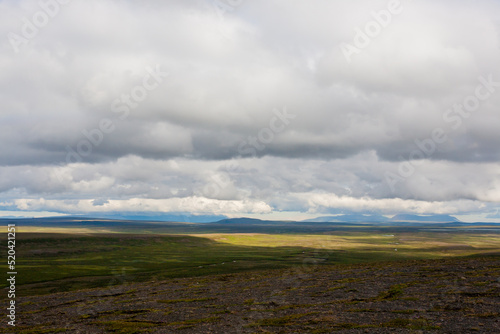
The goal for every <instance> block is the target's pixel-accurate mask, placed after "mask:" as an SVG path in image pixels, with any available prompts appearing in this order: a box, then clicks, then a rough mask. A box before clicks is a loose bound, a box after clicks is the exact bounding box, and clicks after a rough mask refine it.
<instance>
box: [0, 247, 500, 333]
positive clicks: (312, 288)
mask: <svg viewBox="0 0 500 334" xmlns="http://www.w3.org/2000/svg"><path fill="white" fill-rule="evenodd" d="M499 274H500V258H499V257H495V256H491V257H483V258H465V259H464V258H462V259H446V260H415V261H401V262H390V263H370V264H357V265H336V266H332V265H328V266H326V265H325V266H320V265H315V264H304V265H303V266H300V267H295V268H292V269H287V270H283V269H280V270H267V271H258V272H257V271H252V272H245V273H237V274H225V275H211V276H204V277H191V278H181V279H170V280H165V281H155V282H147V283H132V284H123V285H119V286H114V287H109V288H98V289H88V290H80V291H74V292H64V293H55V294H50V295H42V296H31V297H19V298H18V299H17V304H18V326H17V327H16V328H15V329H16V330H15V331H12V329H10V328H2V329H1V332H3V333H14V332H15V333H57V332H61V333H108V332H114V333H500V317H499V315H500V314H499V312H500V294H499V293H500V282H499Z"/></svg>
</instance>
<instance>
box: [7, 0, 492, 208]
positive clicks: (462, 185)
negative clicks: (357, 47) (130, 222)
mask: <svg viewBox="0 0 500 334" xmlns="http://www.w3.org/2000/svg"><path fill="white" fill-rule="evenodd" d="M0 6H1V11H0V12H1V13H2V14H0V15H1V16H2V20H0V33H2V34H3V35H6V34H7V33H9V32H17V33H20V27H21V24H22V21H20V20H17V19H16V18H19V17H23V16H29V15H30V14H32V13H31V12H30V10H36V9H37V8H38V7H37V3H36V2H33V1H27V0H26V1H21V2H14V1H3V2H2V3H0ZM386 6H387V3H386V2H385V1H364V2H356V3H347V2H345V1H343V2H341V1H330V2H324V1H316V2H314V1H313V2H312V3H309V2H308V3H305V2H300V1H261V0H258V1H252V2H250V1H246V2H245V3H244V4H242V5H241V6H239V7H238V8H236V9H235V11H233V12H228V13H226V14H225V15H224V19H223V20H222V19H221V18H220V17H219V16H218V15H217V14H216V13H214V11H213V8H211V7H210V4H209V3H208V2H199V1H198V2H185V1H173V0H172V1H146V2H144V3H142V4H141V5H138V4H136V3H134V2H123V3H117V2H113V1H87V2H85V3H81V2H72V3H71V4H69V5H68V6H66V7H64V8H62V9H61V12H60V13H59V14H58V15H57V16H56V17H54V18H53V19H52V20H51V22H50V24H48V25H47V26H46V27H44V28H43V29H41V30H40V32H39V34H38V35H37V36H36V38H34V39H33V40H30V41H29V43H28V45H26V46H22V47H21V52H19V53H18V54H16V53H14V52H13V50H12V48H11V46H10V45H9V44H8V41H4V44H2V45H0V71H1V73H2V75H1V76H0V91H1V92H2V93H1V94H0V100H1V102H2V110H1V113H0V140H1V141H2V143H4V144H3V145H1V146H0V166H2V167H0V190H1V191H2V196H3V197H5V199H6V200H9V201H10V200H13V199H15V198H24V197H27V198H32V197H37V196H38V197H46V198H48V199H54V200H55V199H57V198H63V197H68V198H74V199H78V198H85V199H92V200H95V199H97V202H96V203H100V202H99V201H100V198H101V197H99V196H98V195H99V192H105V193H104V194H102V198H110V199H113V198H114V199H126V198H133V197H139V198H153V199H162V198H174V197H176V196H177V197H189V196H205V195H206V194H205V195H204V191H203V188H204V187H206V185H207V184H210V182H213V180H212V181H211V176H213V174H217V173H221V170H222V171H223V165H224V164H225V163H227V162H228V161H238V162H242V164H243V165H242V166H241V168H240V169H238V172H237V173H234V172H233V173H232V174H230V180H231V182H230V184H228V185H227V186H226V187H224V189H221V190H220V192H219V193H218V194H217V195H212V197H214V198H215V199H218V200H245V199H251V200H255V201H261V200H264V201H266V203H273V206H275V207H276V208H280V209H284V208H287V209H290V208H292V207H295V208H300V209H301V210H307V206H308V204H307V203H306V202H304V201H303V199H301V198H298V197H294V196H287V195H286V194H298V193H308V192H310V193H317V192H324V193H332V194H337V195H338V196H352V197H354V198H362V197H364V196H368V197H370V198H373V199H380V200H382V199H392V198H402V199H406V200H411V199H413V200H422V201H451V200H471V201H486V202H487V201H495V200H496V199H497V196H498V195H497V194H496V193H495V192H494V191H492V190H484V189H489V188H488V184H490V183H491V182H497V181H496V180H497V176H496V174H494V173H493V172H491V170H490V168H492V167H491V166H493V165H494V164H495V163H498V162H499V161H500V149H499V145H498V142H500V134H499V132H498V131H497V124H498V121H499V119H498V110H497V109H498V108H497V106H498V104H499V103H500V87H497V90H498V92H495V93H494V94H492V95H491V97H490V98H488V99H487V100H485V101H484V102H481V106H480V108H479V109H478V110H477V112H474V113H473V114H472V115H471V116H470V117H467V118H465V117H462V118H461V119H460V125H459V126H458V127H457V128H455V127H454V125H455V124H457V123H455V122H456V118H455V121H453V122H451V121H449V119H448V121H446V120H445V118H444V115H445V113H446V112H447V110H448V109H449V108H451V107H452V106H453V105H454V104H455V103H463V101H464V99H465V98H466V97H467V96H469V95H471V94H474V92H475V88H476V86H477V84H478V77H479V76H481V75H482V76H488V75H490V74H491V75H492V76H493V78H494V79H495V81H500V66H499V65H498V59H499V56H500V49H499V47H498V45H499V44H498V36H499V35H498V34H499V31H500V30H499V29H498V27H499V25H498V20H497V18H496V16H495V15H496V13H498V12H499V11H500V7H499V5H498V4H497V3H495V2H491V1H482V2H481V6H476V5H471V4H469V3H467V2H459V3H456V2H451V1H444V2H441V3H435V2H431V1H423V2H419V3H414V2H412V3H411V5H410V4H408V6H407V7H405V9H404V11H403V13H401V14H400V15H399V16H397V17H394V18H393V22H392V23H391V24H390V25H389V26H388V27H387V28H385V29H384V30H383V31H382V32H381V34H380V35H379V36H377V37H376V38H374V39H373V41H372V43H371V44H370V46H369V47H367V48H366V49H363V50H361V52H360V53H359V54H357V55H355V56H354V57H353V59H352V62H351V63H350V64H349V63H348V62H347V61H346V59H345V57H344V55H343V54H342V52H341V50H340V45H341V43H352V39H353V37H354V35H355V30H354V29H355V28H356V27H361V28H363V27H364V25H365V24H366V22H368V21H369V20H371V19H372V17H371V14H370V13H371V12H372V11H378V10H382V9H385V8H386ZM405 6H406V4H405ZM451 6H452V7H453V13H454V15H450V10H451V9H450V8H451ZM28 8H29V9H28ZM90 17H91V18H92V21H93V24H92V25H89V23H88V22H89V18H90ZM221 26H222V27H225V29H227V30H226V32H229V34H230V35H231V38H229V39H227V38H226V37H225V36H224V33H222V32H221V30H220V28H221ZM157 65H159V66H160V67H161V69H162V70H163V71H165V72H169V75H168V77H166V78H165V79H164V81H163V82H161V84H159V85H158V87H157V88H155V89H152V90H151V91H148V93H147V98H145V99H144V101H140V102H139V103H138V106H137V107H135V108H130V112H129V113H128V114H127V117H125V118H124V119H120V116H123V115H122V114H121V113H117V112H114V111H116V110H114V109H113V102H114V101H115V100H116V99H120V98H121V97H122V96H123V94H130V93H131V90H132V89H134V87H136V86H137V85H141V84H142V83H143V80H144V77H145V75H147V73H148V71H147V69H146V68H147V67H155V66H157ZM122 105H123V104H122ZM283 107H286V108H287V110H288V111H289V112H290V113H293V114H294V115H296V118H294V119H293V120H292V121H291V122H290V124H288V125H287V126H286V127H285V128H284V129H283V131H279V133H278V132H276V133H274V134H273V139H272V140H271V141H270V142H266V143H262V141H261V142H260V143H259V145H260V146H262V149H257V148H256V147H254V149H253V150H252V149H251V147H252V146H251V144H250V141H249V137H254V138H258V136H259V134H260V133H261V132H262V131H263V129H266V128H269V127H270V120H271V119H272V118H273V117H274V114H273V109H274V108H283ZM454 116H456V114H454ZM103 119H110V120H111V121H112V122H113V125H114V130H113V131H111V132H110V133H106V134H103V137H102V140H99V144H92V143H91V144H92V145H91V151H92V152H91V153H89V154H86V155H81V156H80V158H81V159H75V158H74V157H73V159H72V160H71V159H70V161H71V162H77V161H80V160H81V163H82V164H83V165H82V166H85V168H82V167H81V166H80V165H78V164H69V165H68V164H67V162H68V149H67V147H70V148H71V150H75V151H78V145H80V146H81V145H82V144H81V143H82V142H83V141H87V142H88V141H90V139H88V138H87V137H86V136H85V135H84V134H83V132H85V131H87V132H88V131H93V130H94V129H97V128H98V127H99V123H100V122H101V121H102V120H103ZM436 128H442V129H444V131H445V133H446V135H447V137H448V140H447V141H446V142H444V143H441V144H439V145H436V149H435V152H433V153H432V154H429V155H425V156H424V158H425V159H423V160H422V161H420V163H422V166H420V167H419V168H417V173H416V175H414V176H412V177H411V178H409V179H407V180H404V181H402V182H399V183H398V184H397V185H396V188H395V190H394V191H391V190H390V189H389V188H388V187H387V183H386V179H385V173H386V172H387V171H393V172H396V173H397V168H398V165H399V164H400V163H401V161H404V160H408V159H409V156H410V154H411V153H412V152H413V151H415V150H418V149H419V147H418V145H417V144H416V143H415V140H420V141H422V140H425V139H427V138H430V137H429V136H431V134H432V131H433V130H434V129H436ZM242 145H243V147H244V148H247V150H246V152H247V153H245V154H242V150H241V147H242ZM249 152H253V153H254V154H250V153H249ZM77 153H78V152H77ZM245 158H247V159H245ZM172 161H181V164H182V168H184V170H178V169H176V168H173V167H172V166H171V165H170V163H171V162H172ZM133 162H137V163H138V165H139V166H141V168H144V171H136V169H137V167H135V168H129V167H127V166H126V164H127V163H133ZM288 164H291V165H292V166H295V167H297V168H299V169H294V168H291V167H290V166H288ZM191 165H194V166H195V167H191ZM166 166H167V167H166ZM164 168H166V169H164ZM449 168H452V169H453V172H449ZM84 169H86V170H88V171H87V172H85V171H84ZM275 169H277V170H278V171H275ZM57 170H59V171H62V172H63V175H62V179H61V175H59V177H57V175H54V173H55V171H57ZM445 170H446V171H447V172H445ZM478 170H480V171H484V173H483V174H482V175H479V176H478V175H476V174H477V171H478ZM146 171H147V172H146ZM92 173H94V174H92ZM449 174H451V175H449ZM471 175H472V176H471ZM463 179H468V180H470V181H469V182H464V181H461V180H463ZM14 189H15V190H14ZM13 191H14V192H13ZM276 194H285V195H283V196H281V197H282V199H280V196H276ZM206 196H208V195H206ZM330 200H331V199H328V200H324V199H321V200H318V202H321V203H323V202H325V203H326V202H328V201H330ZM0 201H2V197H0ZM322 201H323V202H322ZM377 203H378V202H377ZM109 205H111V204H109ZM113 205H114V204H113ZM370 205H371V204H370ZM377 205H378V204H377ZM368 209H369V208H368ZM325 210H333V209H332V208H329V209H325Z"/></svg>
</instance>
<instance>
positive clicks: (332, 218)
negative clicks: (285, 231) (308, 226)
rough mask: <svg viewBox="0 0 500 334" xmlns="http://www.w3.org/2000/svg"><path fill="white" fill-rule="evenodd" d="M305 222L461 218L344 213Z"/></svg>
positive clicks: (452, 220) (444, 220) (451, 220)
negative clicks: (389, 216)
mask: <svg viewBox="0 0 500 334" xmlns="http://www.w3.org/2000/svg"><path fill="white" fill-rule="evenodd" d="M303 222H317V223H319V222H323V223H333V222H339V223H341V222H344V223H386V222H401V223H402V222H436V223H459V222H460V220H459V219H458V218H456V217H453V216H449V215H412V214H398V215H395V216H394V217H392V218H388V217H386V216H382V215H377V214H361V213H360V214H342V215H336V216H323V217H317V218H313V219H307V220H303Z"/></svg>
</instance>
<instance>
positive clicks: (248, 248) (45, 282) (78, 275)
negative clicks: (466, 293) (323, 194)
mask: <svg viewBox="0 0 500 334" xmlns="http://www.w3.org/2000/svg"><path fill="white" fill-rule="evenodd" d="M35 231H36V232H35ZM42 231H45V233H43V232H42ZM47 232H50V233H47ZM55 232H59V233H55ZM77 232H78V233H77ZM88 232H89V231H86V230H82V229H80V230H76V229H54V228H52V229H44V228H35V227H26V228H23V229H22V231H21V232H20V233H19V232H18V233H17V238H16V239H17V244H16V252H17V254H16V264H17V266H16V269H17V272H18V275H17V284H18V286H17V289H18V291H17V292H18V294H19V295H20V296H23V295H36V294H45V293H52V292H60V291H71V290H77V289H81V288H91V287H103V286H104V287H105V286H112V285H118V284H124V283H131V282H144V281H149V282H150V281H158V280H162V279H165V278H171V277H189V276H202V275H209V274H218V273H233V272H240V271H247V270H256V269H272V268H286V267H291V266H299V267H309V268H314V266H316V265H323V264H351V263H361V262H372V261H394V260H405V259H434V258H446V257H460V256H462V257H463V256H475V255H498V254H499V253H500V238H499V234H497V233H471V232H467V231H463V230H460V229H456V230H454V229H450V230H448V231H445V232H432V231H425V230H424V231H422V229H419V230H408V231H404V229H403V230H402V229H399V230H398V232H395V233H388V232H386V231H380V230H377V229H373V230H370V229H369V228H368V229H363V230H362V231H358V230H357V229H352V230H351V231H346V230H341V231H336V232H335V231H332V232H328V233H316V234H296V233H281V234H271V233H266V234H258V233H205V234H196V235H193V234H190V235H187V234H186V235H167V234H137V233H136V234H129V233H95V234H91V233H88ZM2 243H3V244H4V246H5V243H6V241H5V240H3V241H2ZM4 249H5V248H4ZM4 282H5V280H4ZM3 286H5V284H4V285H3ZM2 297H3V298H5V296H2Z"/></svg>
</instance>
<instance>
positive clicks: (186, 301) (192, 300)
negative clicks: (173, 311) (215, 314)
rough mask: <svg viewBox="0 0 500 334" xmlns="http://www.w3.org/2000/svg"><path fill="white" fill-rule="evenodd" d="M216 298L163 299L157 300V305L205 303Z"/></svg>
mask: <svg viewBox="0 0 500 334" xmlns="http://www.w3.org/2000/svg"><path fill="white" fill-rule="evenodd" d="M214 299H215V298H185V299H162V300H157V301H156V302H157V303H163V304H176V303H193V302H204V301H207V300H214Z"/></svg>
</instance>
